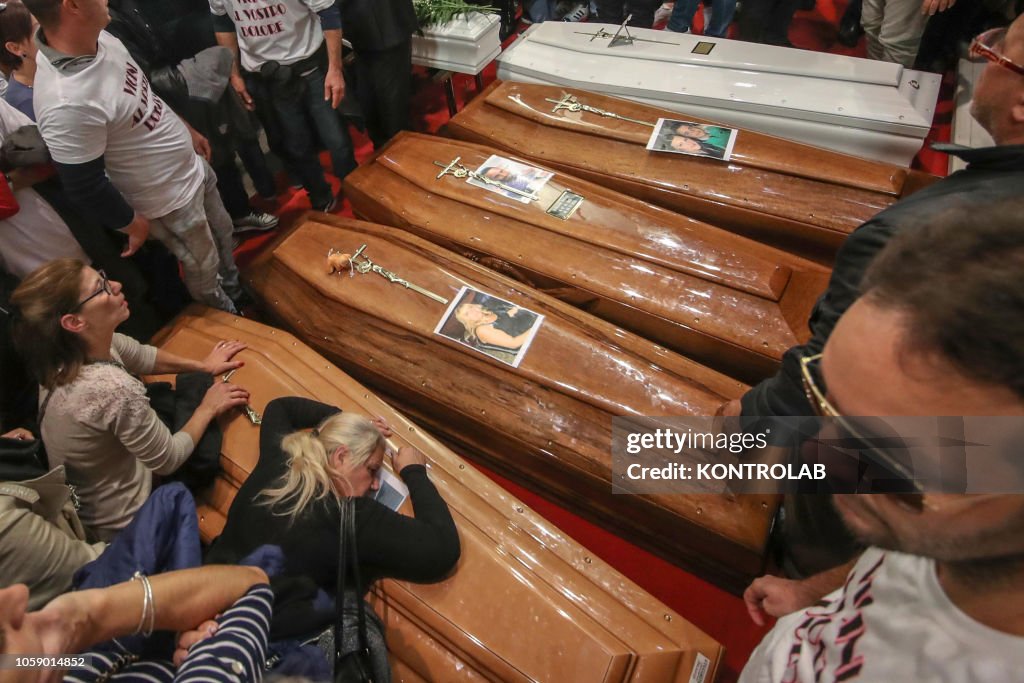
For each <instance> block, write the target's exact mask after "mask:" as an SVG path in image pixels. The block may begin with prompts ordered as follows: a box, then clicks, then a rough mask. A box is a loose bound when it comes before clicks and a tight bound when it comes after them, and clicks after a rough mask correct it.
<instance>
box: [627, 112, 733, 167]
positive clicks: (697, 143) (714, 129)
mask: <svg viewBox="0 0 1024 683" xmlns="http://www.w3.org/2000/svg"><path fill="white" fill-rule="evenodd" d="M738 132H739V131H737V130H736V129H735V128H723V127H722V126H712V125H711V124H709V123H693V122H692V121H676V120H674V119H658V125H656V126H655V127H654V133H653V134H652V135H651V139H650V140H648V142H647V149H649V150H651V151H652V152H669V153H671V154H686V155H689V156H695V157H708V158H709V159H719V160H721V161H728V160H729V158H730V157H731V156H732V148H733V145H734V144H736V133H738Z"/></svg>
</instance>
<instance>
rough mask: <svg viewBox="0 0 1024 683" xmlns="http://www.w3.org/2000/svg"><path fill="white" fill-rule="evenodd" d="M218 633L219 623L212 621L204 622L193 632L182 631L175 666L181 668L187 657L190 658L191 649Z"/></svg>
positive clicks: (179, 636)
mask: <svg viewBox="0 0 1024 683" xmlns="http://www.w3.org/2000/svg"><path fill="white" fill-rule="evenodd" d="M216 632H217V622H216V621H213V620H212V619H211V620H210V621H204V622H203V623H201V624H199V626H196V627H195V628H194V629H193V630H191V631H182V632H181V634H179V635H178V645H177V649H176V650H175V651H174V657H173V660H174V666H175V667H180V666H181V663H182V662H184V661H185V657H187V656H188V651H189V648H191V647H192V646H193V645H195V644H196V643H201V642H202V641H204V640H206V639H207V638H209V637H210V636H212V635H213V634H214V633H216Z"/></svg>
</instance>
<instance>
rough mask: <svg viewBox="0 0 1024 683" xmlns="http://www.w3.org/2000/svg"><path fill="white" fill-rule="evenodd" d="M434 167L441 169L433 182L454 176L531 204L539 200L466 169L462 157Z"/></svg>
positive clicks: (533, 195)
mask: <svg viewBox="0 0 1024 683" xmlns="http://www.w3.org/2000/svg"><path fill="white" fill-rule="evenodd" d="M434 165H435V166H440V167H441V172H440V173H438V174H437V176H436V177H435V180H440V179H441V178H443V177H444V176H446V175H451V176H455V177H456V178H473V179H474V180H478V181H480V182H481V183H483V184H484V185H490V186H491V187H497V188H500V189H502V190H504V191H505V192H511V193H512V194H514V195H517V196H519V197H524V198H526V199H529V200H530V201H531V202H535V201H537V200H538V199H540V197H538V196H537V195H536V194H534V193H533V192H527V191H526V190H520V189H519V188H518V187H512V186H511V185H506V184H505V183H503V182H501V181H500V180H494V179H493V178H488V177H487V176H485V175H481V174H480V173H477V172H476V171H474V170H472V169H469V168H467V167H466V166H465V165H464V164H463V163H462V157H461V156H458V157H455V158H454V159H452V160H451V161H449V162H448V163H447V164H442V163H441V162H440V161H435V162H434Z"/></svg>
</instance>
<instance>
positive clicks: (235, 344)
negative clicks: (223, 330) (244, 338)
mask: <svg viewBox="0 0 1024 683" xmlns="http://www.w3.org/2000/svg"><path fill="white" fill-rule="evenodd" d="M247 348H249V345H248V344H246V343H245V342H240V341H238V340H234V341H226V340H222V341H219V342H217V343H216V344H214V345H213V351H210V355H209V356H207V357H206V358H205V359H204V360H203V370H205V371H206V372H208V373H210V374H211V375H213V376H214V378H215V379H219V375H223V374H224V373H225V372H230V371H231V370H234V369H236V368H240V367H242V366H243V365H245V361H241V360H232V359H233V358H234V357H235V354H237V353H238V352H239V351H242V350H243V349H247Z"/></svg>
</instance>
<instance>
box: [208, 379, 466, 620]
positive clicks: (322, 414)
mask: <svg viewBox="0 0 1024 683" xmlns="http://www.w3.org/2000/svg"><path fill="white" fill-rule="evenodd" d="M336 412H338V409H337V408H334V407H332V406H328V405H326V404H323V403H318V402H317V401H311V400H308V399H304V398H291V397H289V398H278V399H275V400H273V401H271V402H270V403H269V404H268V405H267V409H266V411H265V412H264V414H263V424H262V426H261V427H260V459H259V462H258V463H257V464H256V467H255V468H253V471H252V473H251V474H250V475H249V478H248V479H246V480H245V483H244V484H242V487H241V488H240V489H239V490H238V495H236V496H235V500H234V502H232V504H231V509H230V511H229V512H228V520H227V524H226V525H225V526H224V531H223V533H222V534H221V535H220V537H219V538H218V539H217V540H216V541H215V542H214V544H213V546H212V547H211V548H210V551H209V552H208V553H207V555H206V558H205V562H207V563H220V564H237V563H239V562H241V561H242V560H244V559H246V558H248V561H246V562H243V564H249V563H256V562H254V560H255V558H256V557H257V556H259V553H263V557H271V558H275V559H274V560H273V561H272V562H267V561H265V560H264V561H263V562H260V564H262V566H264V568H265V569H267V570H268V571H267V573H268V574H270V576H271V587H272V588H273V589H274V619H273V622H272V623H271V628H270V634H271V638H272V639H278V638H291V637H296V636H305V635H311V634H313V633H317V632H319V631H320V630H322V629H323V628H324V627H325V626H327V625H329V624H330V623H331V621H332V619H333V617H334V610H333V605H332V604H326V605H325V604H323V601H322V600H320V599H319V596H320V594H327V595H330V596H332V597H333V596H334V593H335V591H336V587H337V578H338V552H339V544H338V528H339V524H340V516H339V512H338V506H337V505H336V504H333V503H332V502H331V501H328V500H320V501H316V502H313V503H310V505H309V506H308V507H307V509H306V510H305V511H303V512H302V513H300V516H299V517H298V518H297V519H295V521H294V522H291V521H290V520H289V518H287V517H283V516H281V515H280V514H278V512H277V510H273V509H271V508H269V507H267V506H266V505H264V504H261V502H260V501H261V498H260V493H261V492H262V491H263V490H265V489H267V488H269V487H271V486H276V485H277V484H278V483H279V480H280V479H281V477H282V476H283V475H284V474H286V473H287V471H288V456H287V455H286V454H285V453H284V452H283V451H282V450H281V439H282V438H284V436H285V435H287V434H290V433H291V432H293V431H295V430H297V429H307V428H310V427H315V426H316V425H318V424H319V423H320V422H321V421H322V420H324V419H325V418H327V417H329V416H330V415H332V414H334V413H336ZM399 474H400V476H401V477H402V480H403V481H404V482H405V484H406V485H407V486H408V487H409V496H410V498H411V499H412V504H413V508H414V509H415V511H416V517H415V518H413V517H406V516H404V515H401V514H399V513H397V512H393V511H392V510H391V509H390V508H387V507H385V506H384V505H382V504H380V503H378V502H377V501H375V500H373V499H370V498H357V499H356V501H355V511H356V513H355V514H356V517H355V523H356V539H357V540H356V546H357V548H358V558H359V573H360V579H361V581H362V585H361V586H359V587H358V591H359V594H360V595H363V594H365V593H366V591H367V590H368V589H369V587H370V584H372V583H373V582H374V581H376V580H377V579H380V578H385V577H388V578H396V579H400V580H404V581H419V582H427V581H438V580H440V579H442V578H443V577H444V576H445V575H446V574H447V573H448V572H450V571H451V570H452V568H453V567H454V566H455V563H456V562H457V561H458V559H459V555H460V552H461V549H460V546H459V534H458V531H457V530H456V528H455V522H454V521H453V520H452V516H451V513H450V512H449V511H448V505H447V504H446V503H445V502H444V499H443V498H441V495H440V494H439V493H438V492H437V489H436V488H434V485H433V484H432V483H431V482H430V480H429V479H428V478H427V470H426V468H425V467H423V466H422V465H408V466H406V467H405V468H404V469H403V470H402V471H401V472H400V473H399ZM254 552H255V553H257V555H254V554H253V553H254Z"/></svg>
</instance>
